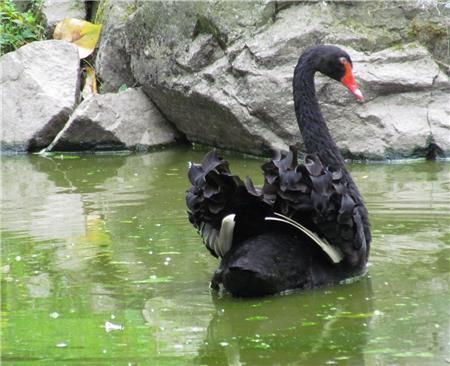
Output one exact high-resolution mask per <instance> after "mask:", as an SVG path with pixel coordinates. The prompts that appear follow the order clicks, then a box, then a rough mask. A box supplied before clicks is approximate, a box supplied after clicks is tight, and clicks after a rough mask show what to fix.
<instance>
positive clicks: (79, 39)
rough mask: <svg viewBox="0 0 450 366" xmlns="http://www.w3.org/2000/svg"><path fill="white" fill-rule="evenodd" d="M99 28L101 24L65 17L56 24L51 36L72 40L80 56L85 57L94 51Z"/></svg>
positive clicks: (98, 36)
mask: <svg viewBox="0 0 450 366" xmlns="http://www.w3.org/2000/svg"><path fill="white" fill-rule="evenodd" d="M101 30H102V25H101V24H93V23H90V22H87V21H85V20H80V19H75V18H66V19H64V20H62V21H60V22H59V23H58V24H57V25H56V27H55V31H54V32H53V38H54V39H61V40H63V41H68V42H72V43H73V44H75V45H76V46H77V47H78V53H79V55H80V58H86V57H88V56H89V55H90V54H91V53H92V52H94V49H95V46H96V45H97V42H98V39H99V38H100V32H101Z"/></svg>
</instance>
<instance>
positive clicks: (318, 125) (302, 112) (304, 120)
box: [293, 57, 346, 171]
mask: <svg viewBox="0 0 450 366" xmlns="http://www.w3.org/2000/svg"><path fill="white" fill-rule="evenodd" d="M316 70H317V67H316V65H315V64H314V58H312V57H301V58H300V60H299V62H298V64H297V67H296V68H295V72H294V80H293V87H294V104H295V113H296V116H297V122H298V126H299V127H300V132H301V134H302V136H303V142H304V145H305V148H306V152H307V153H309V154H312V153H315V154H317V155H318V156H319V158H320V160H321V161H322V163H323V164H324V165H325V166H329V167H336V168H341V169H342V170H344V171H346V169H345V163H344V159H343V158H342V155H341V153H340V151H339V148H338V147H337V145H336V143H335V142H334V140H333V138H332V137H331V135H330V131H329V130H328V127H327V125H326V123H325V121H324V119H323V116H322V113H321V112H320V108H319V103H318V101H317V97H316V90H315V86H314V74H315V72H316Z"/></svg>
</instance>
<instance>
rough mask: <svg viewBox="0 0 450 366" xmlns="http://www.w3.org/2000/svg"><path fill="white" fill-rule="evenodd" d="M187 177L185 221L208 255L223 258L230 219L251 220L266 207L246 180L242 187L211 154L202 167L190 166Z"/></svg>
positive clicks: (223, 162)
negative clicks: (245, 218) (188, 183)
mask: <svg viewBox="0 0 450 366" xmlns="http://www.w3.org/2000/svg"><path fill="white" fill-rule="evenodd" d="M188 176H189V180H190V182H191V184H192V185H191V187H190V188H189V189H188V191H187V192H186V204H187V207H188V215H189V221H190V222H191V224H192V225H193V226H194V227H195V228H197V230H198V232H199V234H200V235H201V237H202V239H203V242H204V244H205V246H206V248H208V250H209V251H210V252H211V254H212V255H214V256H215V257H223V256H224V255H225V253H226V252H227V250H228V249H229V248H230V247H231V244H232V239H233V237H232V235H233V228H234V216H232V215H242V216H246V217H249V219H250V220H251V219H252V216H255V217H256V216H257V215H259V216H261V213H260V212H264V210H266V211H267V210H268V208H269V206H268V205H267V204H265V203H264V202H263V200H262V194H261V192H259V191H258V190H257V189H256V188H255V187H254V186H253V183H252V182H251V181H250V180H249V179H247V181H246V182H245V183H244V182H243V181H242V180H241V179H240V178H239V177H238V176H235V175H232V174H231V172H230V169H229V166H228V162H227V161H226V160H223V159H222V158H220V157H218V155H217V153H216V152H215V151H211V152H210V153H208V154H207V155H206V156H205V158H204V160H203V162H202V164H190V166H189V171H188ZM262 205H264V206H265V207H262ZM261 208H262V210H261ZM242 216H241V217H242Z"/></svg>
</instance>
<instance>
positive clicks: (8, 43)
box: [0, 0, 45, 55]
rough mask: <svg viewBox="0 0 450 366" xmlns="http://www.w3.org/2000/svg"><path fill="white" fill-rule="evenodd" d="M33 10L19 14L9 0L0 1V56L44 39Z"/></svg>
mask: <svg viewBox="0 0 450 366" xmlns="http://www.w3.org/2000/svg"><path fill="white" fill-rule="evenodd" d="M34 9H35V7H32V8H31V9H30V10H28V11H26V12H20V11H18V10H17V9H16V7H15V5H14V3H13V2H12V1H11V0H0V55H3V54H5V53H7V52H10V51H14V50H15V49H17V48H19V47H21V46H23V45H25V44H26V43H29V42H32V41H37V40H41V39H44V38H45V29H44V27H43V26H42V25H41V24H40V21H39V19H38V17H37V16H36V15H35V14H34V12H33V10H34Z"/></svg>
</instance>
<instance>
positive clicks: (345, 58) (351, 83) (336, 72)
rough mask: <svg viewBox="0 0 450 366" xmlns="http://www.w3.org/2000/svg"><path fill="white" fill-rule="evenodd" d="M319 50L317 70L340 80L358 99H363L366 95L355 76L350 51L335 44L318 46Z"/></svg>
mask: <svg viewBox="0 0 450 366" xmlns="http://www.w3.org/2000/svg"><path fill="white" fill-rule="evenodd" d="M318 51H319V55H320V56H319V57H318V66H317V70H319V71H320V72H321V73H322V74H325V75H327V76H329V77H330V78H332V79H334V80H337V81H340V82H341V83H342V84H344V85H345V86H346V87H347V88H348V90H350V92H351V93H352V94H353V95H355V96H356V98H357V99H358V100H363V99H364V97H363V95H362V93H361V91H360V90H359V87H358V84H357V83H356V80H355V77H354V76H353V63H352V60H351V59H350V56H349V55H348V53H347V52H345V51H343V50H341V49H340V48H338V47H335V46H321V47H318Z"/></svg>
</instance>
